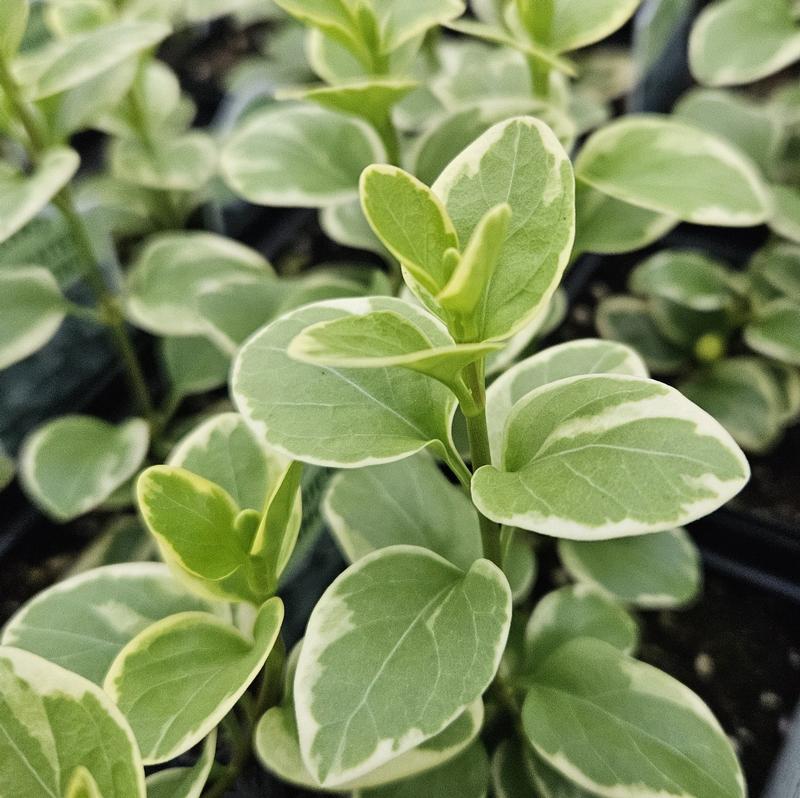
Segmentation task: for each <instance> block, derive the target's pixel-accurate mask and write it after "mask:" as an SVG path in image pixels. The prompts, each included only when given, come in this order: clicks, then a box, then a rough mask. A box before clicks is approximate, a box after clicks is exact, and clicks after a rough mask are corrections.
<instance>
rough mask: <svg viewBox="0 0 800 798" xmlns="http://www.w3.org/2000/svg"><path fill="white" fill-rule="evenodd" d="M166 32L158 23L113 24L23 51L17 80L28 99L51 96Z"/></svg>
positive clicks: (124, 59) (146, 44)
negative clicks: (32, 49)
mask: <svg viewBox="0 0 800 798" xmlns="http://www.w3.org/2000/svg"><path fill="white" fill-rule="evenodd" d="M169 33H170V29H169V27H168V26H167V25H164V24H163V23H161V22H136V21H127V20H121V21H118V22H113V23H111V24H110V25H104V26H102V27H100V28H95V29H94V30H91V31H89V32H87V33H83V34H80V35H77V36H70V37H69V38H67V39H62V40H60V41H52V42H50V43H48V44H46V45H45V46H44V47H42V48H40V49H38V50H35V51H32V52H29V53H28V52H26V53H25V54H24V55H23V56H20V58H18V59H17V62H16V64H15V67H16V69H15V71H16V75H17V79H18V80H19V81H20V83H22V84H23V86H24V88H25V90H26V92H27V93H28V94H29V96H30V98H31V99H34V100H41V99H43V98H45V97H51V96H52V95H54V94H60V93H61V92H64V91H66V90H67V89H72V88H74V87H75V86H78V85H80V84H81V83H85V82H86V81H88V80H91V79H92V78H95V77H97V76H98V75H100V74H102V73H104V72H106V71H108V70H109V69H112V68H113V67H115V66H117V65H118V64H121V63H122V62H123V61H126V60H127V59H128V58H130V57H131V56H133V55H136V54H137V53H141V52H142V51H144V50H148V49H149V48H151V47H154V46H155V45H157V44H158V43H159V42H160V41H161V40H162V39H165V38H166V37H167V36H168V35H169Z"/></svg>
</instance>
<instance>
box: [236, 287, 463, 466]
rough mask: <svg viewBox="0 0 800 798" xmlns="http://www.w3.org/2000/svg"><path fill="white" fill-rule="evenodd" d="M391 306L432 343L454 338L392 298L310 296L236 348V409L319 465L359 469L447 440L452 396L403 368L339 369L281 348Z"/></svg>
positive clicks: (270, 437) (276, 443) (275, 442)
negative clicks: (336, 322)
mask: <svg viewBox="0 0 800 798" xmlns="http://www.w3.org/2000/svg"><path fill="white" fill-rule="evenodd" d="M378 310H389V311H394V312H396V313H399V314H401V315H403V316H405V317H406V318H408V319H409V320H410V321H412V322H414V323H415V324H416V325H418V326H419V327H420V329H422V330H423V332H424V333H425V335H426V337H427V338H428V339H429V340H430V341H431V343H433V344H434V345H435V346H447V345H448V344H450V343H451V342H452V339H450V337H449V336H448V335H447V333H446V332H445V330H444V329H443V328H442V327H441V325H440V324H439V323H438V322H436V321H435V320H434V319H433V318H431V317H430V316H428V315H427V314H425V313H424V312H423V311H421V310H417V309H416V308H414V307H413V306H411V305H409V304H408V303H406V302H403V301H401V300H399V299H393V298H390V297H371V298H363V299H341V300H332V301H327V302H317V303H315V304H313V305H306V306H304V307H302V308H299V309H298V310H294V311H292V312H291V313H287V314H286V315H285V316H282V317H281V318H279V319H278V320H277V321H274V322H273V323H272V324H270V325H269V326H268V327H265V328H264V329H263V330H261V331H260V332H259V333H256V334H255V335H254V336H253V337H252V338H250V340H249V341H248V342H247V343H246V344H245V345H244V346H243V347H242V348H241V350H240V351H239V354H238V356H237V358H236V361H235V363H234V367H233V372H232V376H231V393H232V395H233V399H234V402H235V403H236V406H237V408H238V409H239V412H240V413H241V414H242V415H243V416H244V418H245V420H246V421H247V422H248V423H249V424H250V426H251V427H253V429H255V430H256V432H257V433H258V434H259V435H260V436H261V437H263V438H264V439H265V440H266V441H267V442H268V443H269V444H270V445H271V446H272V447H274V448H275V449H277V450H278V451H279V452H282V453H285V454H287V455H289V456H290V457H292V458H294V459H296V460H303V461H305V462H308V463H313V464H316V465H327V466H335V467H340V468H356V467H359V466H364V465H375V464H377V463H383V462H390V461H392V460H399V459H401V458H403V457H408V456H409V455H411V454H414V453H415V452H418V451H420V450H421V449H424V448H426V447H428V446H434V447H435V448H436V449H438V450H439V452H440V453H442V451H443V450H442V447H450V446H451V443H450V422H451V419H452V416H453V413H454V412H455V405H456V402H455V397H454V396H453V395H452V394H451V393H450V391H448V390H447V388H445V387H444V386H443V385H441V384H439V383H438V382H436V381H435V380H431V379H429V378H428V377H425V376H424V375H422V374H416V373H414V372H412V371H409V370H407V369H344V368H343V369H338V368H330V367H321V366H313V365H309V364H306V363H300V362H298V361H296V360H293V359H292V358H291V357H289V355H288V354H287V352H286V349H287V347H288V345H289V344H290V342H291V341H292V340H293V339H294V338H295V337H296V336H297V335H298V334H299V333H300V332H302V331H303V330H304V329H305V328H306V327H309V326H311V325H312V324H316V323H317V322H321V321H330V320H332V319H338V318H342V317H345V316H349V315H352V314H354V313H369V312H373V311H378Z"/></svg>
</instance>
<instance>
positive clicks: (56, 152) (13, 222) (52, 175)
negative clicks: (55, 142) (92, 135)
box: [0, 147, 80, 244]
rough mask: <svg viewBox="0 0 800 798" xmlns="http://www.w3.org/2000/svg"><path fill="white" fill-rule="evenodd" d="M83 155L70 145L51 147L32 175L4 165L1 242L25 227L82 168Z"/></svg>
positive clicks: (0, 170) (0, 181)
mask: <svg viewBox="0 0 800 798" xmlns="http://www.w3.org/2000/svg"><path fill="white" fill-rule="evenodd" d="M79 164H80V158H79V157H78V153H77V152H75V150H71V149H68V148H67V147H59V148H58V149H51V150H47V151H46V152H45V153H44V154H43V155H42V157H41V158H40V159H39V164H38V166H36V168H35V169H34V170H33V172H32V173H31V174H29V175H21V174H18V173H16V172H14V171H12V170H11V169H9V168H8V167H7V166H6V165H5V164H0V244H1V243H3V242H4V241H6V240H7V239H8V238H10V237H11V236H12V235H14V233H16V232H17V231H18V230H20V229H21V228H23V227H24V226H25V225H26V224H27V223H28V222H29V221H31V219H33V218H34V216H36V215H37V214H38V213H39V211H41V210H42V209H43V208H44V207H45V206H46V205H47V203H48V202H50V200H52V199H53V197H54V196H55V195H56V194H58V192H59V191H60V190H61V189H62V188H64V186H65V185H66V184H67V183H69V181H70V180H71V179H72V176H73V175H74V174H75V172H77V171H78V166H79Z"/></svg>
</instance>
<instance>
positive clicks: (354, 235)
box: [319, 199, 388, 258]
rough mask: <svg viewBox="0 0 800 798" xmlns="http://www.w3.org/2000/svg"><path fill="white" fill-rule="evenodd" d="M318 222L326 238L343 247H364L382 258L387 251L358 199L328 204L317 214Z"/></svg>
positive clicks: (386, 255) (386, 254) (385, 255)
mask: <svg viewBox="0 0 800 798" xmlns="http://www.w3.org/2000/svg"><path fill="white" fill-rule="evenodd" d="M319 224H320V227H321V228H322V230H323V232H324V233H325V235H326V236H328V238H330V239H331V240H333V241H335V242H336V243H337V244H341V245H342V246H345V247H352V248H353V249H364V250H366V251H367V252H374V253H375V254H376V255H380V256H381V257H382V258H386V257H388V253H387V252H386V249H385V248H384V246H383V244H382V243H381V241H380V239H379V238H378V237H377V236H376V235H375V233H374V232H373V230H372V228H371V227H370V226H369V222H368V221H367V218H366V216H364V211H363V210H362V209H361V201H360V200H359V199H351V200H348V201H347V202H340V203H339V204H338V205H328V206H327V207H326V208H323V209H322V210H321V211H320V214H319Z"/></svg>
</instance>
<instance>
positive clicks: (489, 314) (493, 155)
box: [432, 117, 575, 340]
mask: <svg viewBox="0 0 800 798" xmlns="http://www.w3.org/2000/svg"><path fill="white" fill-rule="evenodd" d="M574 185H575V184H574V179H573V176H572V165H571V164H570V161H569V158H568V157H567V154H566V153H565V152H564V148H563V147H562V146H561V144H560V143H559V141H558V139H557V138H556V136H555V134H554V133H553V132H552V131H551V130H550V128H548V127H547V125H545V124H544V123H543V122H541V121H539V120H538V119H535V118H533V117H515V118H512V119H508V120H506V121H504V122H500V123H498V124H496V125H494V126H492V127H491V128H489V130H487V131H486V132H485V133H484V134H483V135H482V136H481V137H480V138H478V139H477V140H476V141H474V142H473V143H472V144H470V145H469V146H468V147H467V148H466V149H465V150H464V151H463V152H462V153H461V154H460V155H458V156H456V158H455V159H454V160H453V161H452V162H451V163H450V164H449V165H448V166H447V167H446V168H445V170H444V171H443V172H442V174H441V175H439V177H438V178H437V180H436V182H435V183H434V184H433V187H432V190H433V193H434V194H436V195H437V196H438V197H439V198H440V199H441V200H442V202H443V203H444V205H445V207H446V209H447V211H448V213H449V215H450V218H451V219H452V221H453V225H454V226H455V229H456V233H457V235H458V238H459V240H460V241H461V242H462V243H463V242H466V241H469V239H470V237H471V235H472V233H473V231H474V229H475V227H476V226H477V225H478V223H479V222H480V220H481V219H482V218H483V217H484V215H485V214H486V212H487V211H489V210H490V209H492V208H494V207H495V206H497V205H499V204H501V203H508V205H509V206H510V207H511V222H510V224H509V227H508V232H507V233H506V237H505V242H504V245H503V249H502V252H501V254H500V258H499V261H498V263H497V266H496V267H495V271H494V275H493V278H492V281H491V283H490V284H489V286H488V287H487V290H486V292H485V294H484V297H483V301H482V302H481V304H480V306H479V308H478V309H477V311H476V323H477V331H478V338H479V340H487V339H503V338H509V337H511V336H512V335H514V333H516V332H518V331H519V330H520V329H522V328H523V327H525V326H526V324H527V323H528V322H529V321H530V320H531V319H533V318H534V317H535V316H536V314H537V313H538V312H539V311H540V310H541V308H542V307H544V306H546V304H547V303H548V302H549V300H550V297H551V296H552V295H553V292H554V291H555V290H556V287H557V286H558V283H559V281H560V279H561V275H562V274H563V272H564V269H565V268H566V265H567V261H568V260H569V254H570V251H571V249H572V241H573V238H574V235H575V208H574Z"/></svg>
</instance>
